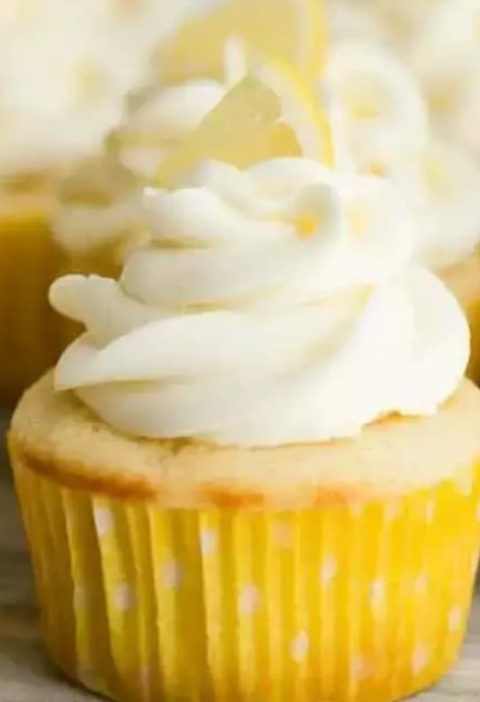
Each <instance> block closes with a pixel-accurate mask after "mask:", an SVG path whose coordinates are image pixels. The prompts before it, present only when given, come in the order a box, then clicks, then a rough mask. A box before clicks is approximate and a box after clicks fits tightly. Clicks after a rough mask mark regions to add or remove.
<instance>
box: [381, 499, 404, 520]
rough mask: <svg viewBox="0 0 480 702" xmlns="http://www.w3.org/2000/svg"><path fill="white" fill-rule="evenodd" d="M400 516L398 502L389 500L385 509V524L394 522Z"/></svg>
mask: <svg viewBox="0 0 480 702" xmlns="http://www.w3.org/2000/svg"><path fill="white" fill-rule="evenodd" d="M399 516H400V503H399V501H398V500H391V501H390V502H389V503H388V504H387V506H386V507H385V519H386V521H387V522H394V521H395V520H396V519H397V518H398V517H399Z"/></svg>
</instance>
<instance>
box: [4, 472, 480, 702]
mask: <svg viewBox="0 0 480 702" xmlns="http://www.w3.org/2000/svg"><path fill="white" fill-rule="evenodd" d="M15 469H16V479H17V485H18V491H19V495H20V498H21V504H22V508H23V513H24V517H25V523H26V527H27V532H28V536H29V540H30V544H31V550H32V556H33V563H34V571H35V576H36V580H37V585H38V595H39V600H40V605H41V609H42V616H43V628H44V631H45V637H46V642H47V645H48V648H49V650H50V652H51V655H52V656H53V659H54V660H55V661H56V663H57V664H58V665H59V666H60V667H61V668H62V669H63V671H65V672H66V673H67V674H68V675H69V676H70V677H72V678H74V679H76V680H79V681H80V682H81V683H83V685H85V686H86V687H88V688H91V689H92V690H95V691H97V692H100V693H103V694H104V695H107V696H109V697H112V698H115V699H117V700H122V702H125V701H127V702H144V701H145V702H147V701H148V702H158V701H159V700H168V701H170V700H172V701H173V700H175V701H178V700H192V701H198V702H280V701H282V702H283V701H284V700H288V701H292V702H386V701H390V700H395V699H397V698H401V697H404V696H407V695H408V694H412V693H413V692H415V691H417V690H419V689H421V688H424V687H426V686H429V685H430V684H432V683H433V682H434V681H436V680H437V679H438V678H439V677H440V676H441V675H442V674H443V673H444V672H445V671H446V670H447V669H448V668H449V667H450V666H451V664H452V663H453V662H454V661H455V659H456V658H457V654H458V651H459V647H460V644H461V642H462V638H463V635H464V632H465V626H466V621H467V616H468V611H469V606H470V601H471V594H472V586H473V582H474V574H475V569H476V564H477V558H478V551H479V539H480V510H479V499H480V480H479V474H478V473H479V472H478V470H477V471H475V472H473V473H469V475H468V476H467V477H465V476H462V479H461V480H460V479H459V480H457V481H456V482H454V481H450V482H444V483H442V484H440V485H438V486H436V487H432V488H430V489H425V490H422V491H416V492H414V493H413V494H411V495H408V496H404V497H398V498H388V499H385V500H384V501H369V502H365V503H354V502H351V503H349V504H343V505H340V504H332V503H329V504H328V503H327V504H325V506H324V507H322V508H318V509H308V510H300V511H278V512H276V511H273V510H272V511H247V510H225V509H224V510H222V509H217V510H215V509H209V510H203V509H199V510H195V509H188V510H169V509H164V508H162V507H161V505H159V504H156V503H153V502H127V501H122V500H121V499H117V498H111V499H110V498H106V497H99V496H94V495H90V494H86V493H83V492H80V491H75V490H73V489H70V488H65V487H62V486H61V485H59V484H57V483H55V482H53V481H51V480H50V479H47V478H43V477H40V476H39V475H37V474H35V473H34V472H33V470H30V469H29V468H28V466H23V467H22V466H20V465H18V464H17V465H16V468H15Z"/></svg>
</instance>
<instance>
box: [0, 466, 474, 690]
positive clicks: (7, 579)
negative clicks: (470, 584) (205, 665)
mask: <svg viewBox="0 0 480 702" xmlns="http://www.w3.org/2000/svg"><path fill="white" fill-rule="evenodd" d="M0 458H1V457H0ZM3 463H5V462H4V461H3ZM99 699H100V698H97V697H96V696H94V695H91V694H88V693H86V692H83V691H82V690H80V689H78V688H75V687H73V686H71V685H69V684H68V683H67V682H66V681H65V680H63V679H61V678H60V677H59V676H58V675H57V674H56V672H55V671H54V670H53V669H52V668H51V667H50V666H49V664H48V662H47V661H46V658H45V656H44V652H43V648H42V644H41V638H40V632H39V629H38V623H37V614H36V609H35V604H34V596H33V588H32V582H31V575H30V568H29V565H28V558H27V555H26V552H25V545H24V540H23V535H22V528H21V525H20V520H19V517H18V512H17V509H16V504H15V500H14V496H13V489H12V486H11V483H10V480H9V477H8V471H7V470H6V469H5V467H4V466H1V465H0V702H94V701H95V700H99ZM415 699H416V700H417V701H418V702H452V700H462V702H480V593H479V596H478V598H477V601H476V602H475V604H474V608H473V613H472V621H471V626H470V633H469V636H468V639H467V641H466V644H465V646H464V651H463V657H462V660H461V661H460V663H459V664H458V666H457V668H456V669H455V670H454V671H453V672H452V674H451V675H450V676H449V677H448V678H446V679H445V680H444V681H443V682H442V683H441V684H440V685H439V686H438V688H436V689H435V690H431V691H430V692H427V693H424V694H422V695H419V696H418V697H417V698H415ZM371 702H375V700H371Z"/></svg>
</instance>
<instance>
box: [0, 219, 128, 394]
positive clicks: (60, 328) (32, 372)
mask: <svg viewBox="0 0 480 702" xmlns="http://www.w3.org/2000/svg"><path fill="white" fill-rule="evenodd" d="M68 272H74V273H98V274H105V275H108V274H110V273H112V272H116V270H113V264H112V263H111V261H110V260H109V258H108V256H107V255H106V254H105V252H101V253H100V254H98V255H91V256H83V257H80V256H71V255H68V254H66V253H65V252H62V251H61V250H60V248H59V247H57V246H56V244H55V242H54V239H53V237H52V233H51V230H50V228H49V225H48V215H47V213H46V212H44V213H31V214H29V213H25V214H22V213H17V214H13V213H12V215H11V216H10V217H8V218H5V217H4V218H3V219H2V218H0V328H1V329H2V339H1V342H0V405H2V406H12V405H13V404H14V403H15V402H16V400H17V399H18V397H19V396H20V394H21V393H22V391H23V390H24V389H25V388H27V387H28V386H29V385H31V383H33V382H34V381H35V380H37V378H39V377H40V375H41V374H42V373H44V372H45V371H46V370H47V369H48V368H51V366H52V365H54V364H55V363H56V361H57V359H58V357H59V355H60V353H61V351H62V350H63V349H64V348H65V346H66V345H67V344H68V343H69V342H70V341H71V340H72V339H73V338H74V336H75V335H76V334H78V331H79V329H78V327H77V325H75V324H73V323H72V322H70V321H69V320H66V319H64V318H62V317H61V316H60V315H58V314H57V313H56V312H54V310H53V309H52V308H51V307H50V305H49V304H48V289H49V287H50V284H51V283H52V282H53V281H54V280H55V278H57V277H58V276H60V275H62V274H64V273H68Z"/></svg>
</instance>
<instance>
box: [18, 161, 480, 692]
mask: <svg viewBox="0 0 480 702" xmlns="http://www.w3.org/2000/svg"><path fill="white" fill-rule="evenodd" d="M144 207H145V211H146V219H147V221H148V222H149V231H150V235H151V240H150V242H149V243H148V244H146V245H145V246H143V247H142V248H139V249H137V250H136V251H134V252H133V253H131V255H130V256H129V258H128V259H127V261H126V263H125V266H124V268H123V272H122V274H121V276H120V278H119V280H118V281H115V280H113V279H105V278H101V277H96V276H90V277H82V276H67V277H65V278H62V279H60V280H58V281H57V282H56V283H55V284H54V285H53V287H52V289H51V293H50V297H51V301H52V303H53V305H54V307H55V308H56V309H57V310H59V311H60V312H62V313H63V314H65V315H67V316H68V317H70V318H71V319H74V320H76V321H77V322H80V323H82V324H83V325H84V327H85V332H84V333H83V334H82V335H81V336H80V337H79V338H78V339H77V340H76V341H75V342H74V343H73V344H72V345H71V346H70V347H69V348H68V349H67V351H66V352H65V353H64V355H63V357H62V358H61V360H60V362H59V363H58V365H57V367H56V369H55V371H54V373H53V374H52V373H49V374H48V375H47V376H45V377H44V378H43V379H42V380H41V381H39V382H38V383H37V384H36V385H34V386H33V387H32V388H31V389H30V390H29V391H27V393H26V394H25V395H24V397H23V399H22V400H21V402H20V404H19V406H18V408H17V410H16V413H15V415H14V418H13V422H12V427H11V431H10V437H9V446H10V453H11V458H12V464H13V468H14V472H15V477H16V484H17V488H18V493H19V496H20V501H21V505H22V509H23V513H24V517H25V524H26V528H27V533H28V536H29V540H30V546H31V552H32V558H33V564H34V570H35V575H36V580H37V586H38V595H39V600H40V605H41V609H42V617H43V628H44V632H45V638H46V643H47V646H48V648H49V651H50V654H51V656H52V657H53V660H54V661H55V662H56V664H57V665H58V666H59V667H60V668H61V669H62V670H63V671H65V673H66V674H67V675H68V676H70V677H71V678H73V679H75V680H78V681H80V682H81V683H82V684H83V685H85V686H86V687H88V688H90V689H92V690H95V691H97V692H100V693H101V694H104V695H107V696H108V697H111V698H112V699H116V700H122V701H130V700H131V702H143V701H144V700H145V701H146V700H152V699H185V700H205V701H207V700H225V701H226V700H232V699H236V700H239V701H243V700H245V702H247V701H248V702H250V701H251V700H261V699H286V698H287V697H292V698H294V699H296V700H299V702H300V701H303V700H305V701H309V700H312V699H328V700H331V701H332V702H343V701H344V700H349V702H357V701H358V702H360V701H362V700H368V701H369V702H370V701H371V700H375V702H390V701H392V700H396V699H400V698H402V697H405V696H407V695H409V694H413V693H414V692H416V691H417V690H419V689H421V688H424V687H426V686H428V685H430V684H432V683H433V682H434V681H436V680H437V679H438V678H439V677H440V675H442V674H443V673H444V672H445V671H446V670H447V669H448V668H449V666H450V665H451V664H452V663H453V661H454V660H455V658H456V656H457V653H458V649H459V646H460V643H461V640H462V636H463V632H464V630H465V623H466V618H467V613H468V609H469V603H470V598H471V592H472V586H473V581H474V575H475V569H476V564H477V558H478V551H479V537H480V524H479V521H478V505H479V499H480V472H479V469H478V466H479V458H480V442H479V439H478V437H479V435H480V434H479V430H480V391H479V390H477V389H476V388H475V386H474V385H473V384H471V383H470V382H469V381H467V380H463V379H462V376H463V372H464V370H465V367H466V364H467V360H468V346H469V333H468V325H467V323H466V320H465V318H464V316H463V313H462V311H461V309H460V307H459V305H458V303H457V302H456V301H455V299H454V297H453V296H452V295H451V293H450V292H449V291H448V290H447V289H446V287H445V286H444V284H443V283H442V282H441V281H440V280H439V279H437V278H436V277H435V276H434V275H433V274H432V273H430V272H428V271H427V270H426V269H424V268H422V267H419V266H418V264H416V263H415V262H414V260H413V251H414V245H415V241H414V235H413V230H412V225H411V222H412V218H411V217H410V214H409V212H408V208H406V207H405V204H404V199H403V197H402V196H401V193H399V192H398V189H397V188H395V187H394V186H393V184H392V183H391V182H389V181H388V180H387V179H380V178H378V177H372V176H360V175H356V174H349V175H346V174H345V173H341V172H340V173H338V172H334V171H332V170H329V169H327V168H326V167H324V166H322V165H320V164H319V163H317V162H313V161H310V160H308V159H305V158H279V159H274V160H269V161H264V162H260V163H258V164H256V165H254V166H252V167H249V168H243V169H241V168H238V167H236V166H234V165H231V164H226V163H221V162H218V161H214V162H208V163H204V164H200V165H199V166H198V167H197V168H195V169H194V171H193V172H191V173H190V174H189V175H184V176H183V177H182V178H181V179H179V180H178V181H177V182H176V183H175V184H173V186H172V187H171V188H169V189H157V188H149V189H147V191H146V193H145V202H144Z"/></svg>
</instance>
